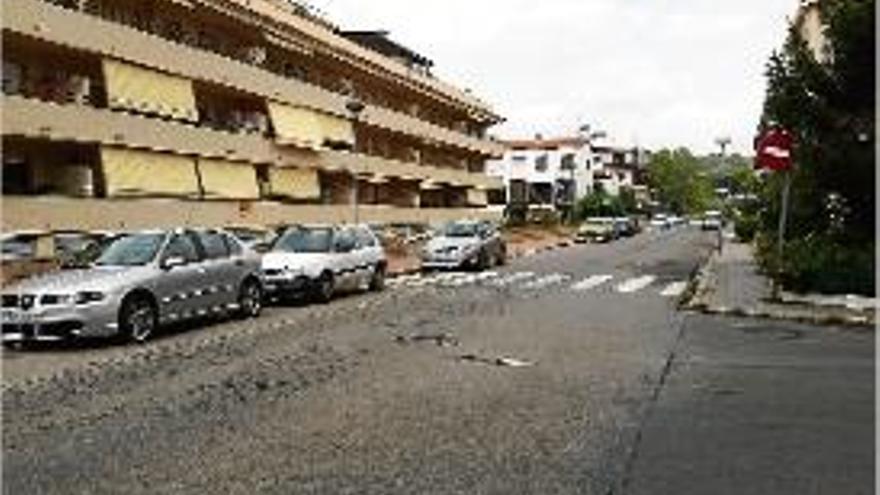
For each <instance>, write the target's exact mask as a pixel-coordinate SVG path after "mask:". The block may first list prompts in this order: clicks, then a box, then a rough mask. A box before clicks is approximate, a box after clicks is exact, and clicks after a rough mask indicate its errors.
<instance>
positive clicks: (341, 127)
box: [269, 101, 354, 149]
mask: <svg viewBox="0 0 880 495" xmlns="http://www.w3.org/2000/svg"><path fill="white" fill-rule="evenodd" d="M269 115H270V116H271V118H272V125H273V126H274V127H275V134H276V136H277V140H278V142H279V143H281V144H291V145H294V146H302V147H305V148H311V149H319V148H322V147H324V145H325V143H326V142H332V143H343V144H347V145H349V146H351V145H353V144H354V131H353V130H352V126H351V122H349V121H347V120H345V119H343V118H340V117H335V116H332V115H327V114H323V113H320V112H317V111H315V110H310V109H308V108H302V107H294V106H291V105H285V104H283V103H276V102H271V101H270V102H269Z"/></svg>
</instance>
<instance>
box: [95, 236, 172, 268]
mask: <svg viewBox="0 0 880 495" xmlns="http://www.w3.org/2000/svg"><path fill="white" fill-rule="evenodd" d="M164 239H165V234H162V233H155V234H131V235H128V236H125V237H122V238H119V239H117V240H116V241H114V242H113V243H112V244H110V245H109V246H107V249H105V250H104V252H103V253H101V256H99V257H98V259H97V260H95V265H99V266H137V265H146V264H147V263H149V262H150V261H152V260H153V259H154V258H155V257H156V253H158V252H159V248H160V247H161V246H162V241H163V240H164Z"/></svg>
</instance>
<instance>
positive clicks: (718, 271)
mask: <svg viewBox="0 0 880 495" xmlns="http://www.w3.org/2000/svg"><path fill="white" fill-rule="evenodd" d="M771 296H772V286H771V282H770V280H769V279H768V278H767V277H766V276H764V275H763V274H761V273H760V272H759V268H758V265H757V262H756V261H755V258H754V254H753V251H752V247H751V245H749V244H743V243H739V242H726V243H725V244H724V248H723V250H722V251H721V252H720V253H717V252H716V253H715V254H713V255H712V257H711V258H710V259H709V261H708V262H707V263H706V265H705V266H704V267H703V268H702V270H701V271H700V273H699V275H698V278H697V281H696V287H695V289H694V294H693V298H692V299H691V301H690V302H689V303H687V304H686V305H685V306H686V307H689V308H691V309H698V310H701V311H703V312H706V313H714V314H734V315H739V316H753V317H766V318H778V319H786V320H794V321H802V322H808V323H819V324H848V325H874V322H875V321H876V320H875V318H876V307H877V301H876V299H872V298H865V297H858V296H849V295H846V296H844V295H840V296H821V295H798V294H792V293H788V292H783V293H782V294H781V297H780V300H778V301H773V300H771Z"/></svg>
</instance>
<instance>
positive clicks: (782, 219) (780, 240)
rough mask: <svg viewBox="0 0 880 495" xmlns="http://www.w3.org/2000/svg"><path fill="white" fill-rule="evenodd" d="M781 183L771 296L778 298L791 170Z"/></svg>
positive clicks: (786, 172)
mask: <svg viewBox="0 0 880 495" xmlns="http://www.w3.org/2000/svg"><path fill="white" fill-rule="evenodd" d="M783 173H784V174H785V177H784V179H783V180H784V182H783V184H782V204H781V209H780V212H779V232H778V235H777V237H776V278H775V279H774V280H773V298H774V299H779V292H780V290H781V287H780V285H781V282H780V278H781V277H782V256H783V255H784V253H785V251H784V248H785V227H786V224H787V222H788V200H789V195H790V193H791V171H789V170H786V171H785V172H783Z"/></svg>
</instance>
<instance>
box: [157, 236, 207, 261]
mask: <svg viewBox="0 0 880 495" xmlns="http://www.w3.org/2000/svg"><path fill="white" fill-rule="evenodd" d="M169 258H183V259H184V260H186V262H187V263H193V262H196V261H199V252H198V250H197V249H196V245H195V243H194V242H193V240H192V238H191V237H190V236H188V235H183V234H175V235H174V237H172V238H171V241H170V242H169V243H168V246H167V247H165V254H164V255H163V256H162V259H163V260H167V259H169Z"/></svg>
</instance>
